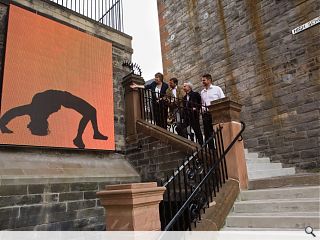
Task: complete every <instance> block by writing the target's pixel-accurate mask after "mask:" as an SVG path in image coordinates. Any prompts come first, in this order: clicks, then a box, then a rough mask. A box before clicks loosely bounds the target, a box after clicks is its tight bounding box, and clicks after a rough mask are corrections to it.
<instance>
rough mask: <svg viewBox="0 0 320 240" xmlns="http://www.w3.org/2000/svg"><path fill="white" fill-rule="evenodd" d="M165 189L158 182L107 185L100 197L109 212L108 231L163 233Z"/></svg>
mask: <svg viewBox="0 0 320 240" xmlns="http://www.w3.org/2000/svg"><path fill="white" fill-rule="evenodd" d="M165 189H166V188H165V187H157V183H155V182H149V183H133V184H122V185H121V184H120V185H109V186H106V189H105V190H104V191H101V192H98V193H97V196H98V197H99V198H100V202H101V205H102V206H103V207H104V208H105V209H106V228H107V231H160V230H161V223H160V214H159V204H160V202H161V201H162V199H163V193H164V191H165Z"/></svg>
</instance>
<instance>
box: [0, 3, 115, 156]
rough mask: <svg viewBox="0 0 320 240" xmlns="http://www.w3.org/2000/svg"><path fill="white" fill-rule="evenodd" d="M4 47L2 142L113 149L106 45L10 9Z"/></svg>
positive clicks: (109, 55)
mask: <svg viewBox="0 0 320 240" xmlns="http://www.w3.org/2000/svg"><path fill="white" fill-rule="evenodd" d="M6 44H7V45H6V55H5V66H4V76H3V89H2V98H1V119H0V130H1V133H0V143H1V144H14V145H31V146H47V147H63V148H86V149H103V150H114V149H115V143H114V114H113V113H114V110H113V83H112V45H111V43H109V42H106V41H103V40H101V39H98V38H96V37H94V36H91V35H89V34H86V33H83V32H80V31H78V30H75V29H72V28H70V27H67V26H65V25H63V24H60V23H57V22H55V21H53V20H50V19H47V18H45V17H42V16H39V15H37V14H35V13H32V12H29V11H27V10H24V9H22V8H19V7H17V6H14V5H11V6H10V14H9V25H8V33H7V43H6ZM11 131H13V132H12V133H11Z"/></svg>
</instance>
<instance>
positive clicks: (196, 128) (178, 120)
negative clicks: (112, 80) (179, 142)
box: [139, 89, 211, 145]
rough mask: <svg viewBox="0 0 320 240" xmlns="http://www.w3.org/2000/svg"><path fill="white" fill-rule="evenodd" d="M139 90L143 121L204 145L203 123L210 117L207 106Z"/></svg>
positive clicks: (204, 132) (204, 131)
mask: <svg viewBox="0 0 320 240" xmlns="http://www.w3.org/2000/svg"><path fill="white" fill-rule="evenodd" d="M139 90H140V106H141V114H142V116H141V117H142V119H143V120H145V121H147V122H150V123H152V124H154V125H158V126H160V127H162V128H164V129H166V130H168V131H170V132H173V133H176V134H178V135H180V136H183V137H185V138H188V139H190V140H191V141H194V142H197V143H199V144H200V145H202V144H203V134H204V135H205V136H206V130H205V129H204V128H203V125H202V122H203V120H204V119H205V118H207V117H208V115H209V112H208V111H207V106H204V105H202V104H201V102H200V103H199V102H198V103H197V102H193V101H187V100H185V99H178V98H175V97H172V96H167V95H161V94H160V93H158V92H153V91H151V90H146V89H139ZM210 119H211V118H210ZM207 135H208V134H207ZM210 135H211V134H210ZM208 137H209V135H208V136H206V139H207V138H208Z"/></svg>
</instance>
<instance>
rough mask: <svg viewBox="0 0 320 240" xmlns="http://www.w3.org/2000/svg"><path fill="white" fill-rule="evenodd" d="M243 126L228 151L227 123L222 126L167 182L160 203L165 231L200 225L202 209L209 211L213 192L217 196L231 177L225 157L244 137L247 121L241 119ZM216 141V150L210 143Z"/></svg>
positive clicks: (190, 228)
mask: <svg viewBox="0 0 320 240" xmlns="http://www.w3.org/2000/svg"><path fill="white" fill-rule="evenodd" d="M241 125H242V127H241V130H240V131H239V133H238V134H237V136H236V137H235V138H234V139H233V140H232V142H231V143H230V144H229V145H228V147H227V148H226V149H225V150H224V147H223V140H222V128H223V126H219V127H218V128H217V129H216V130H215V131H214V134H213V135H212V137H211V138H210V139H208V140H207V141H206V143H205V144H204V145H203V146H202V147H201V148H200V149H199V150H197V151H196V152H195V153H194V154H193V155H192V156H191V157H189V158H188V159H187V160H185V161H183V163H182V164H181V166H179V167H178V168H177V170H175V171H174V172H173V174H172V176H171V177H167V181H166V182H165V183H164V184H163V186H165V187H166V188H167V190H166V192H165V194H164V200H163V201H162V203H161V205H160V213H161V216H162V217H161V220H162V221H161V223H162V230H164V231H168V230H187V229H189V230H192V227H191V224H192V223H193V224H194V225H195V226H196V223H197V221H198V220H201V210H203V211H205V209H206V208H207V207H208V206H209V202H210V201H212V195H214V196H216V192H219V188H221V187H222V185H223V184H224V183H225V181H226V180H227V179H228V172H227V165H226V159H225V157H226V155H227V153H228V152H229V151H230V149H231V148H232V147H233V145H234V144H235V143H236V141H240V140H241V139H242V138H241V134H242V133H243V131H244V129H245V124H244V123H243V122H241ZM212 140H213V141H214V143H215V144H214V148H213V149H212V148H210V145H209V142H210V141H212ZM182 178H184V179H183V187H182V182H181V181H182V180H181V179H182ZM170 185H171V186H170ZM176 185H177V186H176ZM176 188H178V190H177V189H176ZM177 195H179V199H178V197H177ZM182 195H184V197H182ZM187 208H188V209H187ZM167 220H169V222H168V223H167Z"/></svg>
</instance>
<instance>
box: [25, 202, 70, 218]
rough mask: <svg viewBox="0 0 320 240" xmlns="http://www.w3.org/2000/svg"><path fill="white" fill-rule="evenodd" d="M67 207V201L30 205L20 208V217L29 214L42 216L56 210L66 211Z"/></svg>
mask: <svg viewBox="0 0 320 240" xmlns="http://www.w3.org/2000/svg"><path fill="white" fill-rule="evenodd" d="M66 210H67V207H66V204H65V203H53V204H46V205H29V206H23V207H21V208H20V215H19V216H20V217H21V218H23V217H27V216H41V215H44V214H50V213H54V212H66Z"/></svg>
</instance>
